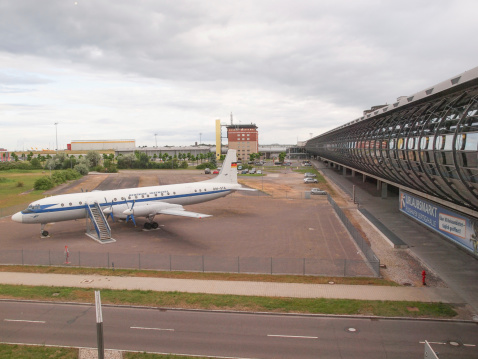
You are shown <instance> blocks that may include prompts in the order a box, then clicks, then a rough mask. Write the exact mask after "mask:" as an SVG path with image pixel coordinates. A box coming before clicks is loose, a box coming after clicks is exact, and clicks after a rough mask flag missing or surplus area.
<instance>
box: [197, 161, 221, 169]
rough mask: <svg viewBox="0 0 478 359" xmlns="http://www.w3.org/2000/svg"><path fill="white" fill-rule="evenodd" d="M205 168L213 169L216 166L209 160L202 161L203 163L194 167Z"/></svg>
mask: <svg viewBox="0 0 478 359" xmlns="http://www.w3.org/2000/svg"><path fill="white" fill-rule="evenodd" d="M205 168H209V169H211V170H213V169H215V168H217V167H216V165H215V164H214V163H211V162H204V163H201V164H200V165H197V166H196V169H198V170H203V169H205Z"/></svg>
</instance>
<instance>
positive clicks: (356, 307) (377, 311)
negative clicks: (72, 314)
mask: <svg viewBox="0 0 478 359" xmlns="http://www.w3.org/2000/svg"><path fill="white" fill-rule="evenodd" d="M94 291H95V289H91V288H71V287H47V286H22V285H0V298H9V299H29V300H46V301H63V302H81V303H94ZM101 301H102V303H104V304H116V305H140V306H152V307H162V308H187V309H206V310H232V311H251V312H276V313H311V314H340V315H373V316H386V317H409V318H452V317H454V316H456V315H457V313H456V312H455V310H454V309H453V306H452V305H450V304H445V303H423V302H409V301H380V300H370V301H364V300H349V299H325V298H280V297H258V296H238V295H218V294H202V293H183V292H155V291H151V290H147V291H145V290H111V289H102V290H101ZM411 308H412V309H411Z"/></svg>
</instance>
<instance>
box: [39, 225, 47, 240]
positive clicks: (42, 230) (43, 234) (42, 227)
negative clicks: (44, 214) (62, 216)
mask: <svg viewBox="0 0 478 359" xmlns="http://www.w3.org/2000/svg"><path fill="white" fill-rule="evenodd" d="M45 226H46V223H42V225H41V230H40V233H41V236H42V238H46V237H48V235H49V233H48V231H45Z"/></svg>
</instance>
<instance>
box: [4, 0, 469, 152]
mask: <svg viewBox="0 0 478 359" xmlns="http://www.w3.org/2000/svg"><path fill="white" fill-rule="evenodd" d="M477 14H478V1H476V0H470V1H460V0H456V1H442V0H433V1H420V0H415V1H403V0H402V1H360V0H357V1H355V0H354V1H339V0H332V1H321V0H311V1H300V0H293V1H292V0H289V1H281V0H274V1H272V0H271V1H262V0H254V1H247V0H241V1H227V0H220V1H216V0H207V1H206V0H205V1H181V0H174V1H173V0H171V1H160V0H151V1H139V0H135V1H131V0H115V1H107V0H77V1H69V0H56V1H55V0H42V1H40V0H16V1H12V0H0V147H4V148H7V149H9V150H21V149H25V150H26V149H30V148H31V147H34V148H39V149H40V148H51V149H54V148H55V147H56V145H55V142H56V138H55V129H56V128H57V130H58V142H59V147H60V148H65V147H66V144H67V143H70V142H71V141H72V140H102V139H135V140H136V144H137V145H138V146H144V145H148V146H154V145H155V144H156V143H155V140H157V144H158V146H163V145H192V144H194V143H195V142H199V139H200V133H201V134H202V135H201V139H202V142H204V143H214V141H215V138H214V131H215V120H216V119H220V120H221V122H223V123H227V124H229V123H230V113H231V112H232V113H233V118H234V123H238V124H249V123H255V124H256V125H257V126H258V128H259V142H260V144H271V143H283V144H293V143H296V142H297V140H306V139H309V138H310V134H313V136H316V135H319V134H320V133H323V132H326V131H328V130H330V129H332V128H335V127H337V126H339V125H342V124H344V123H347V122H349V121H351V120H354V119H356V118H358V117H360V116H361V115H362V111H363V110H364V109H366V108H369V107H370V106H372V105H377V104H384V103H391V102H394V101H395V100H396V98H397V97H399V96H402V95H410V94H413V93H416V92H418V91H421V90H423V89H425V88H427V87H430V86H431V85H434V84H436V83H439V82H441V81H443V80H446V79H448V78H451V77H452V76H454V75H457V74H460V73H462V72H464V71H466V70H469V69H471V68H473V67H476V66H478V47H477V46H476V43H475V41H476V39H475V37H476V34H477V33H478V21H477V20H476V18H477ZM55 123H58V125H57V126H55ZM154 134H157V136H156V137H155V136H154ZM224 134H225V130H223V135H224Z"/></svg>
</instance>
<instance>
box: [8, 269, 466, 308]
mask: <svg viewBox="0 0 478 359" xmlns="http://www.w3.org/2000/svg"><path fill="white" fill-rule="evenodd" d="M0 283H2V284H21V285H31V286H38V285H42V286H55V287H79V288H95V289H126V290H134V289H140V290H152V291H168V292H170V291H180V292H188V293H209V294H233V295H248V296H266V297H292V298H341V299H359V300H404V301H419V302H443V303H463V299H462V298H460V297H459V296H457V295H456V294H455V293H454V292H453V291H452V290H451V289H449V288H432V287H386V286H365V285H343V284H300V283H269V282H241V281H219V280H197V279H171V278H142V277H114V276H111V277H109V276H99V275H73V274H40V273H12V272H0Z"/></svg>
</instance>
